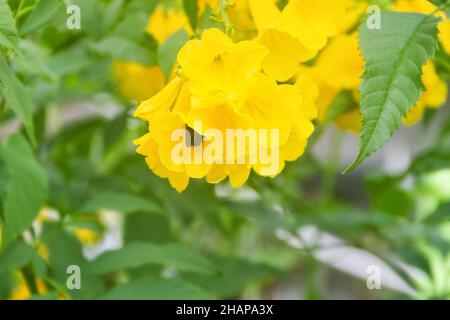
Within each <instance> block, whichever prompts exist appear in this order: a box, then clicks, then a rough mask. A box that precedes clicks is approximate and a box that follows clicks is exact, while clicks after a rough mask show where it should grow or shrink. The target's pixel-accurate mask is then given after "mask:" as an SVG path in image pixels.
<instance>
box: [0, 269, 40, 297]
mask: <svg viewBox="0 0 450 320" xmlns="http://www.w3.org/2000/svg"><path fill="white" fill-rule="evenodd" d="M16 278H17V286H16V287H15V288H14V289H13V291H12V292H11V293H10V295H9V298H8V299H9V300H27V299H29V298H30V297H31V296H32V293H31V291H30V289H29V288H28V285H27V283H26V281H25V279H24V277H23V275H22V274H21V273H17V275H16ZM36 288H37V290H38V294H45V293H46V292H47V286H46V285H45V282H44V280H43V279H41V278H36Z"/></svg>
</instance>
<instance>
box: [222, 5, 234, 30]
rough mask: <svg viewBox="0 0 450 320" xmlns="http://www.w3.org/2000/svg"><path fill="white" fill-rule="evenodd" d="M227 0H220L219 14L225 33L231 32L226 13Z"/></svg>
mask: <svg viewBox="0 0 450 320" xmlns="http://www.w3.org/2000/svg"><path fill="white" fill-rule="evenodd" d="M227 1H228V0H220V15H221V17H222V20H223V24H224V27H225V33H226V34H227V35H231V34H232V33H233V26H232V25H231V21H230V17H229V16H228V13H227V7H228V2H227Z"/></svg>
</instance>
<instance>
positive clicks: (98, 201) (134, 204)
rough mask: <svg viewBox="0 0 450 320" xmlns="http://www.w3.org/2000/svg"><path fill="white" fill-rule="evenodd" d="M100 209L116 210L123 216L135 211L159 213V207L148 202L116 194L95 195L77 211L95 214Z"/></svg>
mask: <svg viewBox="0 0 450 320" xmlns="http://www.w3.org/2000/svg"><path fill="white" fill-rule="evenodd" d="M101 209H111V210H116V211H119V212H122V213H125V214H126V213H134V212H137V211H143V212H151V213H161V209H160V207H159V206H157V205H156V204H155V203H154V202H152V201H150V200H147V199H144V198H140V197H136V196H132V195H128V194H123V193H117V192H105V193H100V194H97V195H95V196H94V197H93V198H91V199H90V200H89V201H88V202H87V203H85V204H84V205H83V206H82V207H81V208H80V209H79V210H78V211H79V212H82V213H86V212H92V213H96V212H98V211H99V210H101Z"/></svg>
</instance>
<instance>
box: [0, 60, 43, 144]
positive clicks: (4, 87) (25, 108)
mask: <svg viewBox="0 0 450 320" xmlns="http://www.w3.org/2000/svg"><path fill="white" fill-rule="evenodd" d="M0 92H1V93H2V94H3V97H4V98H5V101H6V106H7V107H10V108H11V109H12V110H13V111H14V113H15V114H16V115H17V116H18V117H19V118H20V119H21V120H22V122H23V124H24V125H25V128H26V130H27V133H28V136H29V137H30V139H31V141H32V142H33V143H34V140H35V138H34V126H33V115H32V113H33V108H32V105H31V100H30V97H29V96H28V94H27V92H26V91H25V88H24V87H23V86H22V83H21V82H20V81H19V79H17V77H16V76H15V75H14V72H13V70H12V69H11V68H10V67H9V66H8V64H7V62H6V59H5V57H4V56H3V55H2V54H0Z"/></svg>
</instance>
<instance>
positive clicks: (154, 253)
mask: <svg viewBox="0 0 450 320" xmlns="http://www.w3.org/2000/svg"><path fill="white" fill-rule="evenodd" d="M149 264H159V265H163V266H171V267H176V268H178V269H180V270H183V271H190V272H197V273H203V274H211V273H214V272H215V268H214V265H213V264H212V263H211V262H209V260H208V259H206V258H205V257H203V256H202V255H200V254H198V253H195V252H193V251H190V250H187V249H185V248H183V247H181V246H179V245H177V244H166V245H155V244H151V243H130V244H127V245H126V246H125V247H123V248H122V249H119V250H116V251H110V252H107V253H105V254H103V255H102V256H100V257H99V258H97V259H96V260H95V261H93V262H92V264H91V266H90V269H89V270H90V271H91V272H92V273H95V274H105V273H109V272H113V271H119V270H123V269H127V268H137V267H141V266H144V265H149Z"/></svg>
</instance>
